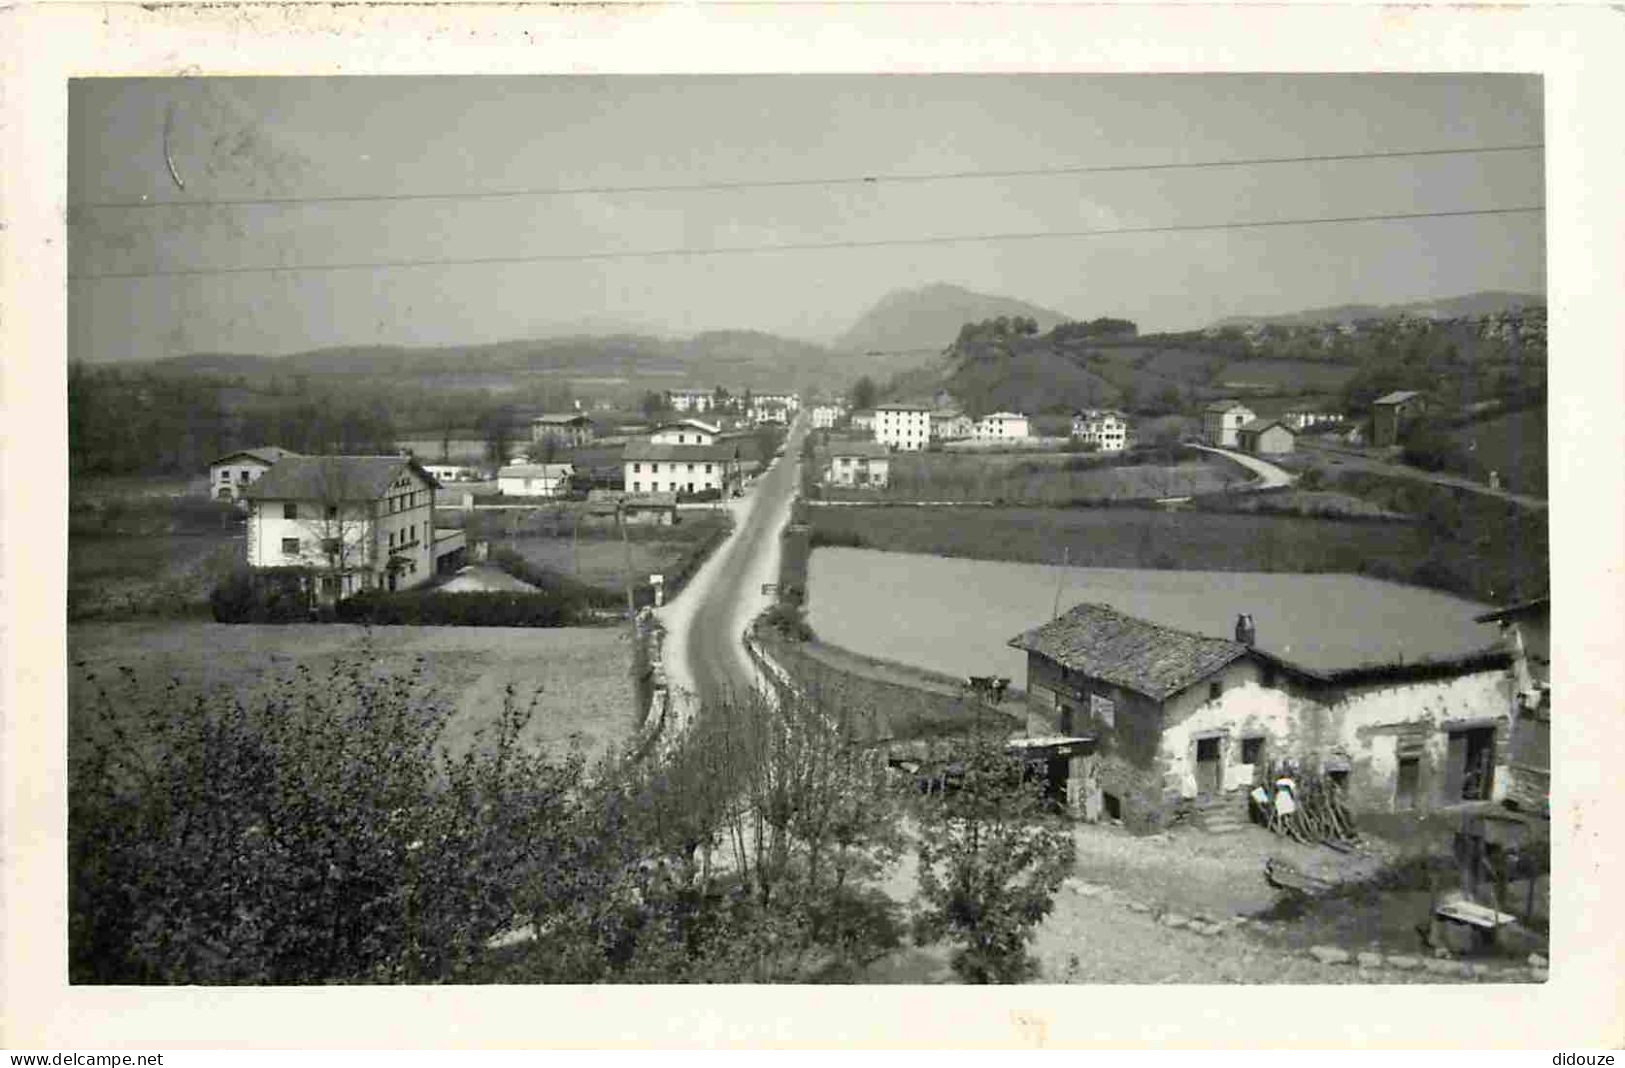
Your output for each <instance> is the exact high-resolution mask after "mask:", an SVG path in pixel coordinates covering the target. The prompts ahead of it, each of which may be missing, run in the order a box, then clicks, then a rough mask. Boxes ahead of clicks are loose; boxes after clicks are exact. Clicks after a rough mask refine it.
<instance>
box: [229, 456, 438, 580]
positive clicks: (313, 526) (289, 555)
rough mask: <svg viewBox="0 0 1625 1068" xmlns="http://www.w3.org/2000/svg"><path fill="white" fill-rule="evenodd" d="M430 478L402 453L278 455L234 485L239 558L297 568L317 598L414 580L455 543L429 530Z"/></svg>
mask: <svg viewBox="0 0 1625 1068" xmlns="http://www.w3.org/2000/svg"><path fill="white" fill-rule="evenodd" d="M438 488H439V485H438V483H436V482H435V480H434V478H433V477H432V476H431V475H430V474H429V473H428V472H427V471H426V470H424V469H423V467H422V465H420V464H419V463H418V462H417V461H415V460H413V459H411V458H410V457H406V456H289V457H284V458H283V459H282V460H280V461H278V462H277V464H276V466H274V467H272V468H271V469H270V470H269V471H267V472H266V473H265V474H264V475H263V476H261V477H260V479H259V480H258V481H256V482H254V483H253V484H252V485H251V486H249V487H248V489H247V490H245V491H244V493H243V499H244V500H246V501H247V502H248V508H249V511H248V565H249V566H250V567H252V568H256V569H265V568H302V569H306V570H308V571H309V572H311V573H312V575H314V576H316V577H317V578H318V583H319V584H318V586H317V588H316V592H317V594H318V595H319V597H320V599H321V600H323V601H332V600H336V599H338V598H340V597H348V596H349V595H350V594H352V593H357V592H359V591H361V590H366V589H390V590H396V589H410V588H411V587H413V586H418V585H421V584H422V583H424V582H427V581H429V579H430V578H431V577H433V575H434V573H435V563H436V560H437V559H440V558H441V557H445V556H450V555H452V554H454V553H457V554H460V552H461V550H462V548H463V544H464V542H463V533H462V531H460V530H459V531H442V532H441V535H442V536H440V537H437V536H436V532H435V529H434V491H435V490H436V489H438Z"/></svg>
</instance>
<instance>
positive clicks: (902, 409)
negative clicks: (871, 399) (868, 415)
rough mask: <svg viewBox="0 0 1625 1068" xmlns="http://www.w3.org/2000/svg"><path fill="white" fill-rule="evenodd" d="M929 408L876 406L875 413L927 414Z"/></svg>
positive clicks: (904, 405) (899, 405)
mask: <svg viewBox="0 0 1625 1068" xmlns="http://www.w3.org/2000/svg"><path fill="white" fill-rule="evenodd" d="M930 410H931V408H930V407H929V406H928V405H924V404H877V405H875V411H877V412H929V411H930Z"/></svg>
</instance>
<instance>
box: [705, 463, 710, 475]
mask: <svg viewBox="0 0 1625 1068" xmlns="http://www.w3.org/2000/svg"><path fill="white" fill-rule="evenodd" d="M705 473H706V474H708V475H709V474H710V473H711V465H710V464H706V465H705Z"/></svg>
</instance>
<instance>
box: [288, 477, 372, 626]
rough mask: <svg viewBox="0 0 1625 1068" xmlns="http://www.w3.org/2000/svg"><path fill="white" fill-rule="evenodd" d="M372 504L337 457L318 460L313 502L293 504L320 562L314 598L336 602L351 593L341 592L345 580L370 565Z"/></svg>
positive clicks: (313, 591)
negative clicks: (308, 533)
mask: <svg viewBox="0 0 1625 1068" xmlns="http://www.w3.org/2000/svg"><path fill="white" fill-rule="evenodd" d="M373 504H374V502H373V501H371V500H369V499H367V496H366V495H365V494H364V493H363V492H362V490H361V487H360V486H359V485H358V484H357V483H356V480H355V479H354V478H353V477H352V476H351V468H350V466H349V465H348V464H346V463H344V462H343V460H342V459H341V458H339V457H324V458H323V459H322V461H321V463H320V466H319V468H318V475H317V479H316V499H315V501H314V502H310V501H300V502H297V503H296V504H295V505H294V507H295V508H297V509H299V515H298V519H299V522H300V525H301V526H302V527H303V528H304V529H305V530H307V531H309V532H310V535H311V537H312V538H313V539H314V540H315V541H316V544H317V553H318V556H319V557H320V559H321V561H322V563H321V566H320V567H318V568H314V569H313V570H315V571H316V572H317V577H318V578H319V580H320V582H319V588H316V589H313V590H312V594H313V595H315V597H316V599H318V600H321V601H336V600H338V599H339V598H341V597H343V596H345V595H346V594H347V593H348V592H354V591H346V590H345V588H344V587H345V578H346V576H348V575H350V574H351V573H352V572H353V571H355V570H357V569H361V568H365V567H366V566H367V565H368V564H370V563H371V553H370V551H369V549H370V545H369V543H370V541H371V540H372V531H373V524H372V518H373V516H372V510H373ZM306 511H309V512H310V513H311V514H309V515H306V514H305V512H306Z"/></svg>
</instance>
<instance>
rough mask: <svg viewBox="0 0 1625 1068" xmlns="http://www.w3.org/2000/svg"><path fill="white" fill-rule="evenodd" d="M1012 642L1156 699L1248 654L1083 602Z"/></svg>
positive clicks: (1219, 640) (1241, 648)
mask: <svg viewBox="0 0 1625 1068" xmlns="http://www.w3.org/2000/svg"><path fill="white" fill-rule="evenodd" d="M1008 644H1010V645H1011V646H1013V647H1014V648H1017V649H1026V650H1027V651H1029V652H1034V653H1038V654H1039V655H1041V656H1045V657H1048V658H1049V659H1051V660H1053V661H1055V662H1056V663H1058V664H1060V665H1062V666H1063V667H1066V668H1070V669H1071V670H1073V671H1076V672H1078V673H1080V674H1083V675H1087V676H1089V677H1090V678H1096V679H1100V680H1102V681H1103V682H1109V683H1111V684H1112V685H1114V686H1121V687H1123V688H1124V689H1128V690H1133V691H1135V692H1136V693H1142V694H1145V695H1146V696H1147V697H1150V698H1151V699H1152V700H1156V701H1161V700H1164V699H1166V698H1167V697H1169V696H1171V695H1173V694H1176V693H1178V692H1179V691H1180V690H1183V689H1185V688H1186V687H1188V686H1190V685H1192V684H1194V683H1197V682H1200V681H1201V680H1202V679H1204V678H1206V677H1207V676H1209V675H1212V674H1213V673H1214V672H1216V671H1218V670H1219V669H1220V668H1222V667H1224V666H1225V665H1226V664H1229V663H1230V662H1231V661H1233V660H1236V659H1237V658H1238V657H1241V656H1244V655H1246V653H1247V651H1248V650H1247V647H1246V646H1245V645H1242V644H1241V643H1240V642H1233V641H1228V640H1226V639H1223V638H1204V637H1202V636H1201V635H1199V634H1190V633H1188V632H1186V631H1181V630H1174V629H1172V628H1170V627H1162V626H1158V625H1157V624H1155V623H1147V622H1146V621H1145V620H1142V619H1135V618H1134V617H1133V616H1126V615H1124V614H1123V613H1121V612H1118V611H1117V610H1116V609H1114V608H1112V607H1110V606H1109V605H1104V604H1080V605H1078V606H1077V607H1076V608H1074V609H1072V610H1071V611H1070V612H1068V613H1066V614H1065V615H1063V616H1061V617H1060V618H1059V619H1056V620H1053V621H1051V622H1049V623H1046V624H1044V625H1043V626H1042V627H1036V628H1034V629H1033V630H1029V631H1027V632H1026V633H1024V634H1019V635H1017V636H1016V637H1014V638H1011V639H1010V641H1009V643H1008Z"/></svg>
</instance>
